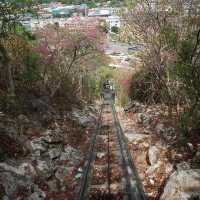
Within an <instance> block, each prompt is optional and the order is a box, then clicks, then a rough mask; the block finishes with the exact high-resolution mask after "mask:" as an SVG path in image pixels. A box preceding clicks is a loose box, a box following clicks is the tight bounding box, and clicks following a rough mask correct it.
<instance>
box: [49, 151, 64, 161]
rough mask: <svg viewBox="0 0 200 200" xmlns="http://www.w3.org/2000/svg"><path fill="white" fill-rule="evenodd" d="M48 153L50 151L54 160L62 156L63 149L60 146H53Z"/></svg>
mask: <svg viewBox="0 0 200 200" xmlns="http://www.w3.org/2000/svg"><path fill="white" fill-rule="evenodd" d="M48 153H49V157H50V159H51V160H53V159H56V158H58V157H60V154H61V149H59V148H53V149H50V150H49V151H48Z"/></svg>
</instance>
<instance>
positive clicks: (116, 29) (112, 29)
mask: <svg viewBox="0 0 200 200" xmlns="http://www.w3.org/2000/svg"><path fill="white" fill-rule="evenodd" d="M111 31H112V32H113V33H116V34H117V33H119V28H118V27H117V26H112V28H111Z"/></svg>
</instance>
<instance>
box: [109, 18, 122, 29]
mask: <svg viewBox="0 0 200 200" xmlns="http://www.w3.org/2000/svg"><path fill="white" fill-rule="evenodd" d="M106 22H107V23H108V25H109V29H110V30H111V28H112V27H113V26H115V27H118V28H120V26H121V21H120V17H119V16H108V17H107V18H106Z"/></svg>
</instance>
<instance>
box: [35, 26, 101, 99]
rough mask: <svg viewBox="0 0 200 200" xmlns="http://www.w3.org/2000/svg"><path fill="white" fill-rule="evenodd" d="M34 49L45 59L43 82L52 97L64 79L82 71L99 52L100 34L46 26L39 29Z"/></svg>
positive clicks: (95, 31)
mask: <svg viewBox="0 0 200 200" xmlns="http://www.w3.org/2000/svg"><path fill="white" fill-rule="evenodd" d="M36 35H37V38H38V41H39V43H38V48H37V52H39V53H40V54H41V56H42V57H43V58H44V62H45V63H44V66H45V67H44V70H43V75H42V77H43V82H44V85H46V86H47V88H48V89H49V90H50V93H51V96H52V97H54V95H55V94H56V92H57V91H58V90H59V89H60V87H61V85H62V84H63V82H64V81H65V80H66V79H67V78H68V77H69V76H71V77H75V76H76V75H77V74H81V72H82V71H84V67H85V66H87V62H88V61H91V60H92V59H94V58H95V57H96V56H97V55H98V54H99V53H101V51H102V50H101V48H102V44H100V41H101V37H102V36H101V33H100V32H99V31H97V30H94V31H93V32H88V31H87V30H82V32H80V31H76V30H74V31H72V30H71V31H70V30H69V29H66V28H60V27H55V26H47V27H45V28H44V29H41V30H38V32H37V33H36Z"/></svg>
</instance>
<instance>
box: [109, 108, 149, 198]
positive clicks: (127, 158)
mask: <svg viewBox="0 0 200 200" xmlns="http://www.w3.org/2000/svg"><path fill="white" fill-rule="evenodd" d="M111 106H112V112H113V117H114V124H115V128H116V131H117V137H118V142H119V145H120V151H121V156H122V161H123V165H122V166H123V170H124V172H125V175H126V181H127V188H126V191H127V194H128V199H129V200H146V197H145V193H144V191H143V188H142V184H141V181H140V179H139V175H138V173H137V169H136V167H135V165H134V162H133V159H132V156H131V154H130V151H129V149H128V146H127V141H126V138H125V136H124V134H123V130H122V128H121V125H120V123H119V119H118V116H117V113H116V110H115V107H114V104H112V105H111Z"/></svg>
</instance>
